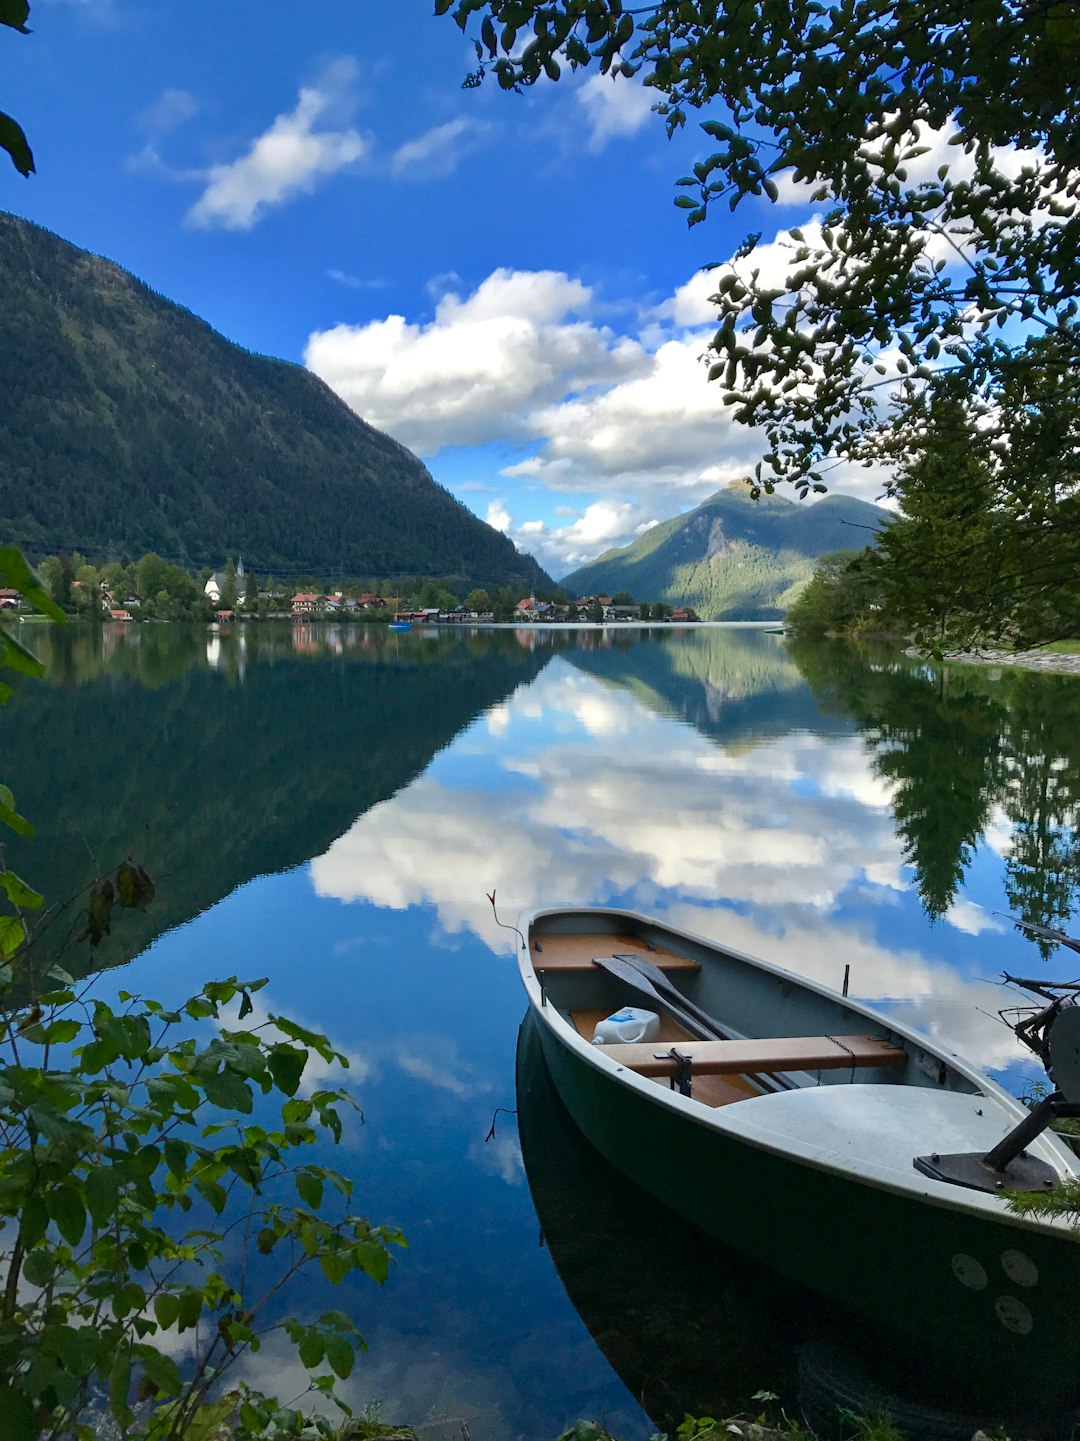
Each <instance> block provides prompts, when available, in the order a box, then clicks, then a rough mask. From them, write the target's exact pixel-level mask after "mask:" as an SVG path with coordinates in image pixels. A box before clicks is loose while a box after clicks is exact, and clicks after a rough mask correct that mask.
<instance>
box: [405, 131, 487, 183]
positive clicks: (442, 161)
mask: <svg viewBox="0 0 1080 1441" xmlns="http://www.w3.org/2000/svg"><path fill="white" fill-rule="evenodd" d="M484 134H485V127H484V126H482V125H480V124H478V123H477V121H475V120H469V119H466V118H464V117H459V118H458V119H457V120H449V121H447V123H446V124H445V125H436V126H433V127H432V129H430V130H425V131H424V133H423V135H418V136H417V137H416V139H415V140H407V141H406V142H405V144H404V145H400V146H399V147H398V148H397V150H395V151H394V154H393V155H392V156H391V159H390V169H391V170H392V171H393V173H394V174H395V175H403V176H408V177H409V178H410V179H412V180H432V179H437V178H438V177H440V176H443V175H452V174H453V172H454V171H455V170H456V169H457V167H458V165H459V164H460V163H461V161H462V160H464V158H465V157H466V156H467V155H468V154H469V153H470V152H471V151H472V150H474V149H475V147H476V145H477V144H478V143H479V141H480V140H481V139H482V137H483V135H484Z"/></svg>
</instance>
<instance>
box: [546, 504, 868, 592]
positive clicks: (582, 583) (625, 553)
mask: <svg viewBox="0 0 1080 1441" xmlns="http://www.w3.org/2000/svg"><path fill="white" fill-rule="evenodd" d="M750 489H751V486H750V482H748V481H743V480H735V481H731V482H729V483H728V484H727V485H725V486H723V487H722V488H721V489H720V490H718V491H716V492H715V493H714V494H713V495H711V496H709V498H708V499H707V500H704V501H702V503H701V504H700V505H699V506H697V507H696V508H695V509H694V510H691V511H688V512H687V513H686V514H685V515H681V516H677V517H675V518H673V519H672V520H668V521H663V522H661V525H660V526H658V527H654V528H653V530H651V531H646V533H645V535H643V536H642V537H641V538H640V539H638V540H636V541H634V543H633V544H632V545H628V546H625V547H624V548H623V549H621V550H612V551H608V552H607V553H606V554H604V555H602V556H600V557H599V558H598V559H597V560H595V561H592V562H591V563H590V564H588V565H585V566H582V567H581V568H580V569H578V570H575V571H574V572H573V573H572V574H570V575H568V576H565V577H564V578H563V581H562V585H563V586H564V587H565V588H566V589H567V590H569V591H573V592H577V593H579V594H593V593H598V592H609V593H615V592H618V591H620V590H628V591H629V592H630V593H631V594H632V595H633V596H634V597H635V598H637V599H639V600H647V601H652V602H656V601H658V600H662V601H666V602H667V603H668V604H670V605H689V606H693V607H694V609H695V610H696V611H697V612H698V614H699V615H700V616H702V618H703V619H728V620H747V619H763V620H764V619H772V618H776V617H779V616H782V615H783V614H784V612H785V611H786V610H787V608H788V606H789V605H791V603H792V601H793V600H794V599H795V598H796V596H797V595H798V593H799V591H800V590H801V589H802V587H803V586H804V585H805V584H806V582H807V580H808V579H809V578H810V576H811V574H812V573H813V569H814V562H815V560H816V558H817V557H818V556H819V555H824V554H825V553H826V552H828V551H834V550H861V549H862V547H863V546H864V545H866V544H867V543H868V541H869V540H870V539H871V535H872V532H873V530H874V529H875V528H876V527H878V526H880V525H882V524H883V523H884V522H885V521H886V520H887V519H888V512H887V511H885V510H882V509H881V508H880V507H879V506H875V505H870V504H869V503H868V502H866V501H862V500H856V499H855V498H854V497H853V496H845V495H827V496H825V497H824V498H823V499H822V500H819V501H815V502H813V503H811V504H802V503H800V502H797V501H794V500H791V499H790V498H788V497H787V496H784V495H780V494H775V493H774V494H773V495H762V496H761V497H760V499H758V500H756V501H755V500H754V499H752V497H751V495H750Z"/></svg>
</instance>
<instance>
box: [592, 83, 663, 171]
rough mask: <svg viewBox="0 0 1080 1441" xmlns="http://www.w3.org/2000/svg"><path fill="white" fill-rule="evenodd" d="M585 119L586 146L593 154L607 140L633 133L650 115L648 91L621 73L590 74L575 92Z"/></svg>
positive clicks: (601, 148) (650, 104)
mask: <svg viewBox="0 0 1080 1441" xmlns="http://www.w3.org/2000/svg"><path fill="white" fill-rule="evenodd" d="M577 101H578V104H579V105H580V106H581V108H582V109H583V110H584V111H585V115H586V118H587V120H588V122H589V138H588V142H587V146H588V149H589V150H591V151H592V152H593V153H594V154H595V153H596V152H597V151H600V150H603V149H604V147H605V146H606V145H607V144H608V142H609V141H610V140H615V139H621V138H622V137H624V136H628V135H636V134H637V132H638V131H639V130H640V129H641V127H642V126H643V125H644V124H645V122H646V121H647V120H648V118H649V116H650V115H651V114H652V110H653V105H654V103H655V101H654V98H653V96H652V94H651V93H650V92H649V91H648V90H646V89H645V87H644V86H643V85H639V84H637V83H636V82H634V81H632V80H627V79H625V78H623V77H622V76H616V77H613V76H610V75H590V76H589V78H588V79H587V80H586V81H585V83H584V84H583V85H582V86H581V88H580V89H579V90H578V92H577Z"/></svg>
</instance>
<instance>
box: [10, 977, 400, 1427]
mask: <svg viewBox="0 0 1080 1441" xmlns="http://www.w3.org/2000/svg"><path fill="white" fill-rule="evenodd" d="M0 979H2V980H6V981H7V983H8V984H9V985H10V983H11V981H12V979H13V976H12V974H11V967H10V966H9V967H8V968H7V974H6V975H0ZM264 984H265V982H264V981H261V980H260V981H253V982H242V981H239V980H237V979H236V978H231V979H229V980H225V981H216V982H212V983H209V984H207V985H206V986H204V987H203V989H202V991H201V992H200V993H199V994H198V995H195V996H193V997H191V998H190V999H189V1000H187V1001H186V1002H185V1003H184V1004H183V1005H181V1006H178V1007H177V1008H175V1009H172V1010H170V1009H166V1008H165V1007H164V1006H162V1005H161V1004H160V1003H159V1002H157V1001H153V1000H144V999H142V998H140V997H138V996H134V995H131V994H128V993H126V992H121V993H120V998H119V1004H118V1005H116V1006H114V1005H110V1004H109V1003H108V1002H106V1001H105V1000H102V999H100V998H98V999H94V998H93V997H92V996H91V995H90V994H88V993H87V992H86V991H83V992H82V993H80V992H79V991H78V990H77V988H76V985H75V983H74V982H73V981H72V980H71V978H70V977H69V976H66V975H64V974H62V973H54V974H53V976H52V977H51V985H50V989H48V990H47V992H46V993H45V994H44V995H42V996H41V997H40V999H39V1000H37V1001H35V1002H34V1003H33V1004H28V1005H24V1006H22V1007H18V1008H16V1009H15V1010H14V1011H12V1012H10V1013H9V1014H8V1015H7V1017H6V1018H5V1021H4V1023H3V1039H2V1042H0V1045H2V1047H3V1051H4V1052H5V1053H6V1054H5V1057H4V1059H5V1064H4V1065H3V1066H0V1216H2V1217H4V1218H5V1222H6V1224H5V1226H4V1229H3V1232H2V1233H0V1234H2V1239H0V1294H2V1302H0V1414H2V1415H3V1417H4V1423H5V1427H6V1429H5V1431H4V1435H5V1437H7V1438H10V1441H24V1438H25V1441H38V1438H43V1437H50V1438H60V1437H68V1436H73V1437H79V1438H89V1437H91V1436H93V1435H94V1434H95V1432H94V1430H93V1425H92V1423H93V1418H94V1417H95V1415H100V1413H101V1412H102V1411H103V1410H107V1411H108V1412H109V1413H111V1415H112V1417H113V1419H114V1421H115V1423H116V1425H117V1427H118V1428H119V1431H120V1434H121V1435H122V1436H123V1437H125V1438H128V1437H130V1438H135V1437H140V1438H141V1437H146V1438H155V1441H173V1438H179V1437H182V1436H185V1435H189V1434H193V1433H192V1430H191V1428H192V1426H193V1425H194V1423H196V1422H197V1421H198V1420H199V1417H200V1414H202V1415H203V1416H204V1417H205V1416H206V1415H207V1412H206V1410H205V1408H206V1407H207V1406H209V1405H211V1403H213V1411H212V1412H211V1413H210V1414H212V1415H213V1416H216V1417H221V1418H224V1417H228V1418H229V1419H230V1421H231V1423H232V1426H233V1433H232V1434H233V1435H235V1436H243V1435H259V1436H261V1435H263V1434H265V1433H267V1432H268V1431H270V1432H276V1433H277V1434H295V1433H297V1432H298V1431H299V1429H300V1428H301V1426H302V1425H303V1424H304V1422H303V1418H302V1416H301V1414H300V1412H299V1411H298V1410H296V1409H294V1408H293V1406H292V1405H288V1406H286V1405H282V1404H281V1403H280V1401H279V1400H278V1399H277V1398H272V1397H271V1398H267V1397H264V1396H261V1395H259V1394H257V1393H255V1392H253V1391H251V1390H249V1389H247V1388H245V1387H243V1386H241V1387H239V1388H237V1389H235V1390H234V1391H231V1392H227V1393H224V1394H223V1390H224V1386H225V1381H224V1378H225V1377H226V1375H227V1373H228V1372H229V1369H230V1367H232V1366H233V1365H234V1363H235V1362H236V1361H237V1359H238V1358H240V1357H241V1356H243V1355H244V1354H245V1352H248V1351H254V1350H258V1348H259V1346H260V1343H261V1341H262V1339H263V1337H264V1336H266V1334H267V1333H268V1332H270V1331H281V1332H283V1333H284V1334H285V1335H286V1336H287V1337H288V1338H289V1339H290V1340H291V1341H292V1342H293V1344H294V1345H295V1346H296V1348H297V1351H298V1354H299V1358H300V1361H301V1363H302V1364H303V1365H304V1366H305V1367H306V1368H307V1369H308V1370H309V1372H310V1371H315V1370H318V1369H319V1368H323V1369H322V1372H321V1374H319V1375H317V1376H315V1377H313V1379H312V1381H311V1387H312V1389H313V1390H314V1391H315V1392H317V1393H322V1394H324V1395H325V1396H327V1397H330V1398H333V1392H334V1380H335V1378H337V1377H342V1378H343V1377H347V1376H348V1375H349V1373H350V1371H351V1370H352V1366H353V1362H354V1357H355V1354H356V1351H357V1349H358V1348H361V1347H362V1346H363V1341H362V1339H361V1337H360V1335H359V1332H358V1331H357V1329H356V1326H355V1325H354V1323H353V1321H352V1319H351V1318H350V1317H349V1316H348V1315H347V1314H345V1312H344V1311H341V1310H328V1311H326V1312H324V1313H323V1314H322V1315H320V1316H319V1317H318V1318H317V1319H316V1320H314V1321H299V1320H295V1319H287V1320H282V1319H281V1318H280V1317H278V1316H277V1315H276V1314H275V1311H274V1303H275V1298H276V1297H277V1296H278V1294H279V1293H280V1291H281V1290H282V1288H283V1287H284V1286H286V1285H287V1284H288V1282H289V1281H290V1280H291V1279H292V1278H293V1277H294V1276H295V1275H296V1274H297V1273H298V1272H299V1271H301V1270H303V1269H304V1268H306V1267H318V1268H320V1269H321V1270H322V1272H323V1274H324V1275H325V1276H326V1277H327V1278H328V1279H329V1280H330V1281H331V1282H335V1283H337V1282H341V1281H343V1280H344V1279H345V1278H346V1277H347V1276H349V1275H350V1274H352V1273H355V1272H360V1273H364V1274H366V1275H367V1276H369V1277H371V1278H373V1279H374V1280H376V1281H379V1282H381V1281H383V1280H384V1279H385V1277H386V1275H387V1270H388V1266H389V1262H390V1254H391V1248H392V1247H394V1246H396V1245H400V1244H402V1237H401V1236H400V1234H399V1233H398V1232H397V1231H395V1230H394V1229H392V1228H390V1227H386V1226H376V1225H372V1224H371V1222H370V1221H368V1220H367V1219H366V1218H365V1217H363V1216H361V1215H358V1214H355V1213H354V1212H353V1211H352V1210H351V1209H350V1202H351V1199H352V1194H353V1183H352V1181H351V1180H350V1179H348V1178H347V1177H345V1176H343V1175H342V1174H340V1173H339V1172H338V1171H335V1170H331V1169H329V1168H328V1167H326V1166H324V1165H322V1164H320V1163H319V1162H318V1161H316V1160H315V1159H312V1158H311V1152H312V1150H313V1148H314V1147H315V1144H316V1142H317V1141H318V1140H319V1139H320V1137H321V1136H322V1135H324V1134H328V1135H329V1136H331V1137H332V1138H333V1139H334V1140H335V1141H336V1140H338V1139H340V1136H341V1131H342V1119H341V1107H342V1105H343V1104H346V1105H353V1104H355V1103H353V1102H352V1101H351V1098H350V1097H349V1095H348V1093H347V1092H346V1091H344V1090H342V1089H340V1088H337V1089H329V1088H319V1089H315V1090H313V1091H311V1093H310V1094H307V1095H305V1094H303V1093H302V1092H301V1084H302V1079H303V1076H304V1072H305V1068H306V1067H307V1065H308V1062H309V1060H310V1059H311V1056H312V1054H313V1053H314V1054H315V1055H317V1056H319V1057H320V1058H321V1059H322V1060H323V1061H326V1062H336V1063H339V1064H341V1065H345V1064H347V1063H346V1061H345V1058H344V1057H343V1056H341V1055H340V1054H338V1053H337V1052H336V1051H335V1050H334V1049H333V1047H332V1046H331V1045H330V1044H329V1042H328V1041H327V1040H326V1039H325V1038H324V1037H322V1036H320V1035H317V1034H315V1033H314V1032H311V1031H308V1030H305V1029H304V1028H303V1027H301V1026H298V1025H296V1024H295V1023H294V1022H292V1021H289V1020H287V1019H286V1018H284V1017H281V1016H270V1017H269V1018H268V1019H267V1020H265V1021H263V1022H262V1023H261V1024H259V1025H255V1026H249V1027H245V1026H244V1024H243V1023H244V1021H245V1020H247V1019H248V1018H249V1017H250V1016H251V1015H252V1012H253V1007H252V1001H251V996H252V993H253V992H255V991H257V990H258V989H260V987H261V986H263V985H264ZM236 1001H238V1002H239V1006H238V1010H237V1011H236V1020H235V1023H234V1024H232V1025H227V1024H226V1023H225V1017H226V1014H227V1012H226V1008H228V1007H230V1004H231V1003H233V1002H236ZM206 1022H211V1023H214V1025H213V1029H214V1034H212V1035H211V1036H210V1037H209V1038H206V1037H205V1036H203V1035H201V1034H199V1032H200V1031H201V1030H205V1024H204V1023H206ZM263 1097H265V1098H271V1097H274V1098H276V1100H275V1102H274V1105H273V1112H274V1114H273V1115H270V1114H268V1112H269V1111H270V1105H269V1102H268V1101H263V1100H261V1099H260V1098H263ZM331 1199H332V1201H333V1207H332V1209H331V1206H330V1204H329V1201H330V1200H331ZM324 1203H325V1204H324ZM178 1352H179V1353H180V1354H181V1360H180V1362H179V1363H178V1362H177V1360H176V1359H175V1357H176V1355H177V1353H178ZM334 1399H336V1398H334ZM337 1404H338V1405H339V1406H340V1407H341V1408H342V1410H344V1411H345V1412H347V1411H348V1408H347V1407H346V1406H345V1405H344V1403H343V1402H341V1401H338V1403H337ZM309 1424H310V1423H309ZM314 1424H315V1425H316V1426H321V1428H322V1429H323V1430H324V1431H329V1424H330V1423H329V1422H328V1421H326V1420H323V1421H321V1422H320V1421H318V1420H316V1421H315V1423H314Z"/></svg>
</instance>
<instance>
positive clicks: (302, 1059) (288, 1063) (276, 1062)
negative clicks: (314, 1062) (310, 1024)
mask: <svg viewBox="0 0 1080 1441" xmlns="http://www.w3.org/2000/svg"><path fill="white" fill-rule="evenodd" d="M266 1064H267V1066H268V1067H269V1070H270V1074H271V1075H272V1076H273V1078H274V1082H275V1084H276V1085H277V1088H278V1090H279V1091H284V1092H285V1094H286V1095H287V1096H295V1095H296V1092H297V1091H298V1090H299V1088H300V1077H301V1076H302V1075H303V1074H304V1067H305V1066H306V1065H307V1052H306V1051H301V1050H299V1049H298V1048H297V1047H296V1046H284V1045H276V1046H273V1047H271V1049H270V1054H269V1055H268V1056H267V1058H266Z"/></svg>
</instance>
